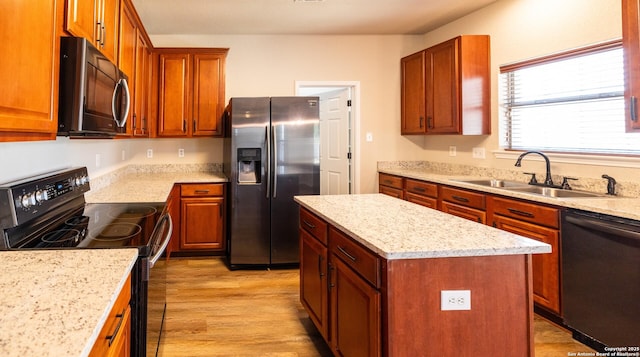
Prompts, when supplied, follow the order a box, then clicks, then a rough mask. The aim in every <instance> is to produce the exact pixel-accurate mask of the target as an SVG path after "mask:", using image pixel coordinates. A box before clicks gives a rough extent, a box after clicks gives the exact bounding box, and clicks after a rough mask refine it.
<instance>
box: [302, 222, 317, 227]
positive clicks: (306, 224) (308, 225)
mask: <svg viewBox="0 0 640 357" xmlns="http://www.w3.org/2000/svg"><path fill="white" fill-rule="evenodd" d="M302 223H304V224H305V226H307V227H309V228H311V229H316V226H314V225H313V224H311V223H309V222H307V221H304V220H303V221H302Z"/></svg>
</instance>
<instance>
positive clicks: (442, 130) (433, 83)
mask: <svg viewBox="0 0 640 357" xmlns="http://www.w3.org/2000/svg"><path fill="white" fill-rule="evenodd" d="M425 63H426V68H430V69H431V72H428V73H427V77H426V78H427V80H426V90H425V92H426V113H427V133H431V134H456V133H460V117H459V111H458V103H459V93H460V88H459V85H458V75H459V73H458V38H455V39H452V40H449V41H447V42H443V43H441V44H439V45H437V46H434V47H431V48H429V49H428V50H427V51H426V57H425Z"/></svg>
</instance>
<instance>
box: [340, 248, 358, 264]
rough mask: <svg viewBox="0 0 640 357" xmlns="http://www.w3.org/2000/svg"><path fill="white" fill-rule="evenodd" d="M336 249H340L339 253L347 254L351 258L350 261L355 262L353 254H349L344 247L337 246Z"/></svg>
mask: <svg viewBox="0 0 640 357" xmlns="http://www.w3.org/2000/svg"><path fill="white" fill-rule="evenodd" d="M337 247H338V250H339V251H340V253H342V254H344V255H346V256H347V258H349V259H351V261H353V262H355V261H356V257H354V256H353V255H351V254H349V252H347V251H346V250H345V249H344V248H342V247H341V246H337Z"/></svg>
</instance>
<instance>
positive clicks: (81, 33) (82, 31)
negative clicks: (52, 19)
mask: <svg viewBox="0 0 640 357" xmlns="http://www.w3.org/2000/svg"><path fill="white" fill-rule="evenodd" d="M96 3H97V1H94V0H67V8H66V16H65V27H64V29H65V30H66V31H67V32H69V33H70V34H72V35H73V36H76V37H84V38H86V39H87V40H89V41H91V43H93V44H95V43H96V42H95V33H96V31H97V28H98V25H97V21H96V15H100V11H99V9H98V8H96ZM98 5H99V4H98ZM34 14H35V13H34ZM29 23H31V22H29Z"/></svg>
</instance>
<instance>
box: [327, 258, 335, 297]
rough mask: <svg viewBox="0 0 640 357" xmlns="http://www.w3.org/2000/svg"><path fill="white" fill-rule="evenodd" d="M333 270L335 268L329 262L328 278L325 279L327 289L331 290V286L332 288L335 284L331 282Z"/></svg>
mask: <svg viewBox="0 0 640 357" xmlns="http://www.w3.org/2000/svg"><path fill="white" fill-rule="evenodd" d="M334 270H335V268H334V267H333V265H331V263H329V279H327V286H328V287H329V291H331V288H333V287H334V286H335V285H334V284H333V283H332V282H331V277H332V276H333V271H334Z"/></svg>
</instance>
